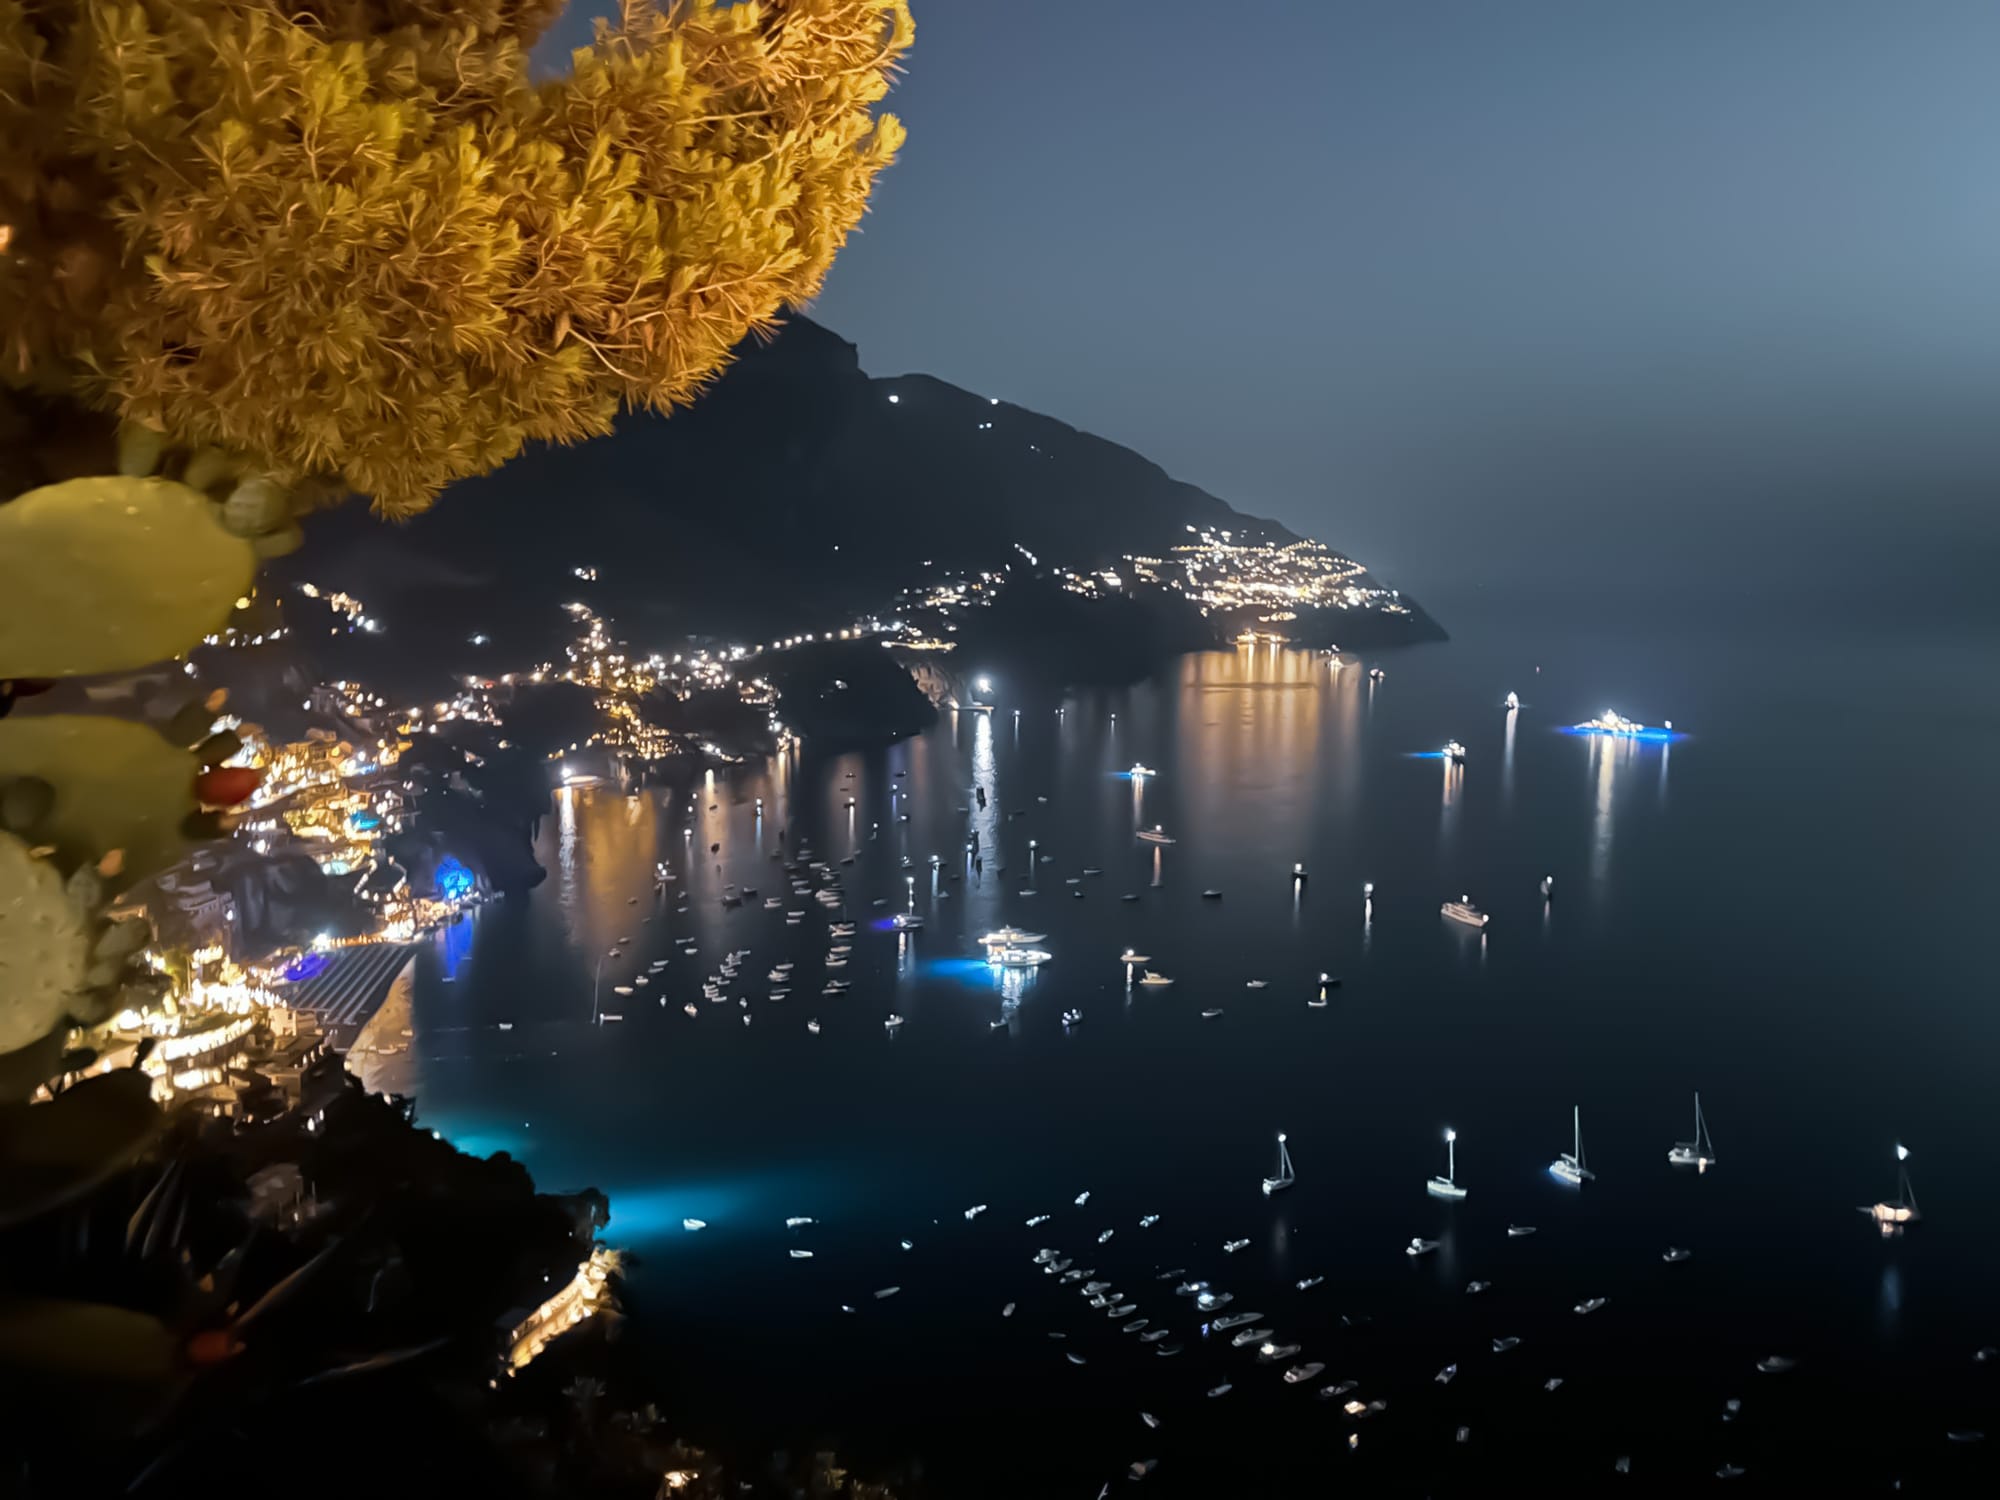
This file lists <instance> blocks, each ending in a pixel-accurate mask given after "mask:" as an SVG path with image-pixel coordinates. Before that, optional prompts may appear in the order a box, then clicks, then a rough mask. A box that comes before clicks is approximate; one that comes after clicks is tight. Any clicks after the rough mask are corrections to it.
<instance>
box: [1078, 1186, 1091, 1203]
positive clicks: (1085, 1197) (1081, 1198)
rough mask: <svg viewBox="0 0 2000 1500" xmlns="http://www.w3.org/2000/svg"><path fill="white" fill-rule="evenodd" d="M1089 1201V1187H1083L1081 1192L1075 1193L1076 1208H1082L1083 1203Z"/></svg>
mask: <svg viewBox="0 0 2000 1500" xmlns="http://www.w3.org/2000/svg"><path fill="white" fill-rule="evenodd" d="M1089 1201H1090V1189H1089V1188H1085V1189H1084V1190H1083V1191H1082V1192H1080V1193H1078V1194H1077V1195H1076V1206H1077V1207H1078V1208H1082V1207H1083V1205H1084V1204H1086V1203H1088V1202H1089Z"/></svg>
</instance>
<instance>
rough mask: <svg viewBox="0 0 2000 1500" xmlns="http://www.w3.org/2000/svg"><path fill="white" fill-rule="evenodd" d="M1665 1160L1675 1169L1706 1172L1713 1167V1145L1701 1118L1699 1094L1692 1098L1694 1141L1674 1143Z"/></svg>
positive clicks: (1705, 1122) (1705, 1123) (1705, 1121)
mask: <svg viewBox="0 0 2000 1500" xmlns="http://www.w3.org/2000/svg"><path fill="white" fill-rule="evenodd" d="M1667 1160H1668V1161H1670V1162H1672V1163H1673V1164H1674V1165H1675V1166H1677V1167H1693V1168H1694V1169H1695V1170H1696V1171H1697V1172H1706V1171H1707V1170H1708V1169H1709V1168H1710V1167H1712V1166H1714V1165H1715V1145H1714V1143H1713V1142H1712V1141H1710V1140H1709V1138H1708V1121H1707V1120H1706V1119H1704V1118H1703V1117H1702V1113H1701V1094H1700V1092H1699V1091H1697V1092H1696V1094H1695V1096H1694V1139H1693V1140H1691V1141H1675V1142H1674V1144H1673V1145H1672V1146H1671V1147H1669V1148H1668V1150H1667Z"/></svg>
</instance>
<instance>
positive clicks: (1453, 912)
mask: <svg viewBox="0 0 2000 1500" xmlns="http://www.w3.org/2000/svg"><path fill="white" fill-rule="evenodd" d="M1438 910H1439V911H1440V912H1441V913H1442V914H1443V915H1445V916H1447V917H1449V918H1451V920H1452V921H1454V922H1463V923H1465V925H1466V926H1468V927H1482V928H1483V927H1484V926H1485V925H1486V924H1487V923H1488V922H1491V921H1492V920H1493V919H1492V918H1491V917H1490V916H1488V915H1487V914H1486V913H1485V912H1483V911H1481V910H1480V909H1479V908H1478V907H1476V906H1474V905H1473V904H1472V898H1471V897H1470V896H1460V897H1459V898H1458V899H1457V900H1456V901H1447V902H1445V904H1444V905H1443V906H1440V907H1439V908H1438Z"/></svg>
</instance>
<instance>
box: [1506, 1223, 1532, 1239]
mask: <svg viewBox="0 0 2000 1500" xmlns="http://www.w3.org/2000/svg"><path fill="white" fill-rule="evenodd" d="M1534 1232H1535V1226H1534V1225H1532V1224H1509V1225H1508V1226H1507V1238H1508V1239H1510V1240H1518V1239H1523V1238H1525V1237H1526V1236H1528V1235H1531V1234H1533V1233H1534Z"/></svg>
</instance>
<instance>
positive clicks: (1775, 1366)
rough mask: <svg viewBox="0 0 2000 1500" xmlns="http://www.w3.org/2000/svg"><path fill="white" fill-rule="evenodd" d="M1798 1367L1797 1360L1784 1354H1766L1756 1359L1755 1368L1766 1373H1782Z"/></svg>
mask: <svg viewBox="0 0 2000 1500" xmlns="http://www.w3.org/2000/svg"><path fill="white" fill-rule="evenodd" d="M1798 1367H1799V1362H1798V1361H1797V1360H1795V1359H1793V1358H1791V1357H1790V1356H1789V1355H1785V1354H1767V1355H1765V1356H1764V1357H1763V1358H1762V1359H1760V1360H1758V1361H1757V1368H1758V1369H1760V1370H1762V1371H1763V1372H1764V1373H1765V1374H1766V1375H1784V1374H1787V1373H1789V1372H1790V1371H1793V1370H1796V1369H1797V1368H1798Z"/></svg>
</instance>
